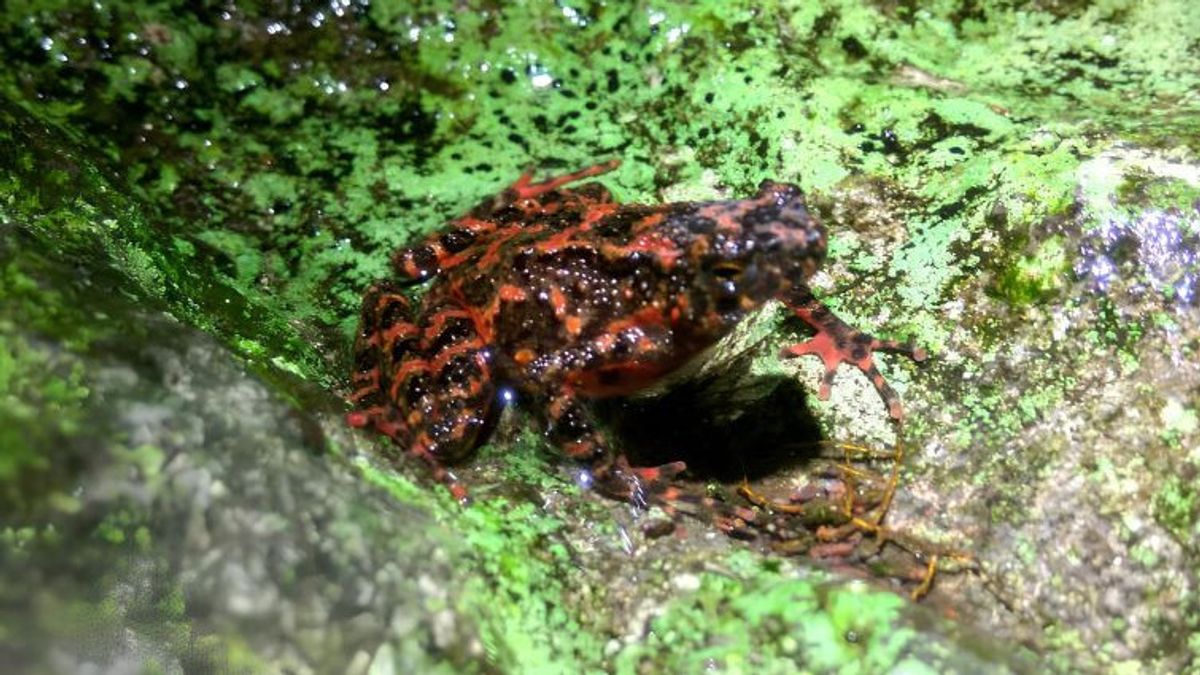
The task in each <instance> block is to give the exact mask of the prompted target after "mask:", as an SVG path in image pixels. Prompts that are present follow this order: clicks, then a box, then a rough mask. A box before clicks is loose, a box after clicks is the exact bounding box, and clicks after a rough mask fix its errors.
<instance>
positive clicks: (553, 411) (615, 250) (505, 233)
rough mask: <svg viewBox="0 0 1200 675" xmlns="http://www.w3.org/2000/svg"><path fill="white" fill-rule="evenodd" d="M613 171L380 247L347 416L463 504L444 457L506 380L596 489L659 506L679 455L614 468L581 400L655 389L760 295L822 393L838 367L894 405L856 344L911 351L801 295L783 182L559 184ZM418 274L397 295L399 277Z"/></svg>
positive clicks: (618, 459)
mask: <svg viewBox="0 0 1200 675" xmlns="http://www.w3.org/2000/svg"><path fill="white" fill-rule="evenodd" d="M616 166H617V161H610V162H606V163H603V164H598V165H595V166H591V167H588V168H585V169H583V170H580V171H576V172H574V173H569V174H566V175H561V176H557V177H554V178H550V179H548V180H543V181H541V182H534V181H533V175H532V173H531V172H526V173H525V174H524V175H522V176H521V177H520V178H519V179H518V180H517V181H516V182H515V183H513V184H512V185H511V186H509V187H508V188H507V189H505V190H504V191H503V192H501V193H500V194H498V195H496V196H494V197H489V198H487V199H486V200H484V201H483V202H482V203H480V204H479V205H478V206H476V207H475V208H473V209H471V210H470V211H469V212H468V213H467V214H466V215H464V216H462V217H459V218H457V219H455V220H453V221H451V222H450V223H449V225H448V226H447V227H446V228H445V229H444V230H442V231H440V232H438V233H436V234H433V235H432V236H430V237H428V238H427V239H425V240H424V241H422V242H420V243H418V244H417V245H415V246H412V247H410V248H406V249H403V250H400V251H399V252H397V253H396V254H395V255H394V256H393V259H392V262H393V267H394V269H395V276H396V278H395V279H392V280H388V281H383V282H379V283H376V284H375V285H373V286H372V287H371V288H370V289H369V290H368V291H367V292H366V294H365V296H364V298H363V304H362V319H361V325H360V328H359V332H358V336H357V340H356V343H355V347H354V370H353V375H352V377H353V387H354V392H353V394H352V395H351V397H350V400H351V402H352V404H353V405H354V407H355V411H354V412H352V413H350V415H349V417H348V419H349V422H350V424H351V425H353V426H356V427H373V428H374V429H376V430H378V431H379V432H381V433H383V434H386V435H387V436H389V437H391V438H392V439H393V440H394V441H395V443H396V444H397V445H398V446H399V447H400V448H401V449H403V450H405V451H407V452H408V453H409V454H411V455H414V456H416V457H419V458H420V459H422V460H424V462H425V463H426V464H428V465H429V467H430V468H431V469H432V471H433V473H434V475H435V476H436V477H437V479H438V480H440V481H442V482H444V483H445V484H446V485H447V486H448V487H449V489H450V490H451V492H452V493H453V494H454V495H455V496H456V497H459V498H462V497H464V496H465V494H466V491H465V488H464V487H463V486H462V485H461V484H460V483H459V482H458V481H457V480H456V479H455V477H454V476H453V474H452V473H450V472H449V471H448V470H447V468H446V467H447V465H449V464H453V463H454V462H456V461H458V460H460V459H462V458H463V457H465V456H466V455H467V454H469V453H470V451H471V450H473V449H474V448H475V447H476V446H478V445H479V444H481V443H482V442H483V441H485V440H486V437H487V435H488V433H489V431H490V428H491V427H490V423H491V422H492V421H493V420H494V418H495V416H496V414H497V412H498V410H499V409H500V408H501V406H502V405H503V403H502V401H499V400H498V399H500V398H501V397H506V396H511V392H512V391H517V392H520V394H521V395H522V398H523V399H526V400H528V401H531V402H532V403H533V406H534V409H535V410H536V411H537V412H538V413H539V414H540V416H541V418H542V419H543V420H544V423H545V429H546V434H547V436H548V438H549V439H550V440H551V441H552V442H553V443H555V444H556V445H558V446H559V447H560V448H561V449H562V451H563V452H564V453H565V454H566V455H567V456H569V457H571V458H573V459H575V460H578V461H580V462H584V463H586V464H587V465H588V466H590V469H591V471H590V475H591V479H592V482H593V484H594V486H595V487H596V489H598V490H599V491H601V492H602V493H604V494H606V495H609V496H612V497H616V498H619V499H625V500H630V501H633V502H635V503H640V504H642V505H645V504H646V503H647V502H655V501H657V502H660V503H663V504H664V505H669V503H670V502H672V501H673V500H676V499H678V496H679V495H680V492H679V490H678V489H677V488H674V487H672V485H671V481H672V478H673V477H674V476H675V475H677V474H678V473H679V472H681V471H683V469H684V464H683V463H682V462H674V463H671V464H667V465H664V466H660V467H644V468H635V467H631V466H630V465H629V463H628V461H626V459H625V458H624V456H623V455H621V454H619V453H618V452H616V451H615V450H614V448H613V446H612V445H611V444H610V442H609V440H608V439H606V438H605V437H604V434H603V433H602V432H601V431H600V430H599V429H598V427H597V425H596V424H595V423H594V420H593V417H592V413H591V411H590V409H589V402H590V401H592V400H594V399H598V398H602V397H609V396H620V395H626V394H630V393H632V392H635V391H637V390H639V389H641V388H643V387H646V386H648V385H650V384H652V383H654V382H655V381H656V380H657V379H658V378H660V377H662V376H663V375H665V374H667V373H669V372H671V371H672V370H674V369H676V368H678V367H679V366H680V365H682V364H683V363H685V362H686V361H688V360H689V359H691V358H692V357H694V356H696V355H697V354H699V353H700V352H702V351H704V350H705V349H706V348H707V347H709V346H711V345H712V344H713V343H714V342H716V341H717V340H719V339H720V338H721V337H722V336H724V335H725V334H726V333H728V332H729V331H730V329H731V328H732V327H733V326H734V325H735V324H737V323H738V322H739V321H741V320H742V318H743V317H745V316H746V315H747V313H749V312H751V311H753V310H754V309H755V308H757V307H759V306H761V305H762V304H763V303H764V302H766V301H768V300H771V299H778V300H780V301H782V302H783V303H784V304H785V305H786V306H787V307H788V308H790V309H791V311H792V312H793V313H794V314H795V316H797V317H799V318H800V319H801V320H802V321H804V322H805V323H807V324H808V325H809V326H811V327H812V328H813V329H815V330H816V334H815V336H814V337H812V338H811V339H809V340H807V341H805V342H802V343H800V344H797V345H795V346H792V347H790V348H788V349H786V350H784V352H783V355H782V356H784V357H795V356H802V355H806V354H812V355H816V356H818V357H820V358H821V359H822V360H823V361H824V365H825V369H826V372H825V375H824V378H823V380H822V382H821V389H820V394H819V395H820V396H821V397H822V398H825V397H827V396H828V395H829V389H830V385H831V383H832V381H833V376H834V371H835V370H836V369H837V367H838V365H839V364H840V363H843V362H845V363H850V364H852V365H854V366H856V367H857V368H859V369H860V370H861V371H863V372H864V373H865V374H866V375H867V377H868V378H870V380H871V382H872V383H873V384H874V386H875V388H876V389H877V390H878V392H879V394H880V395H881V396H882V398H883V401H884V403H885V404H886V405H887V406H888V409H889V412H890V414H891V416H892V417H893V418H896V419H899V418H900V417H901V416H902V410H901V405H900V400H899V398H898V397H897V395H896V393H895V391H893V390H892V388H891V387H890V386H888V384H887V382H885V381H884V378H883V376H882V375H880V373H879V371H878V370H876V368H875V365H874V362H873V353H874V352H876V351H893V352H899V353H902V354H906V355H908V356H910V357H912V358H914V359H917V360H920V359H922V358H924V354H923V352H922V351H921V350H919V349H914V348H913V347H911V346H909V345H906V344H901V343H899V342H895V341H890V340H878V339H876V338H874V337H872V336H870V335H867V334H865V333H862V332H860V331H857V330H855V329H853V328H851V327H850V326H848V325H847V324H845V323H843V322H842V321H841V320H840V319H838V318H837V317H836V316H834V315H833V314H832V313H831V312H830V311H829V310H828V309H827V308H826V307H825V306H824V305H822V304H821V303H820V302H819V301H818V300H817V299H816V298H815V297H814V296H813V294H812V292H811V291H810V290H809V287H808V284H807V280H808V279H809V277H811V276H812V275H813V273H814V272H815V271H816V270H817V268H818V266H819V265H820V264H821V262H822V260H823V259H824V257H825V253H826V235H825V230H824V228H823V226H822V225H821V223H820V222H819V221H818V220H817V218H816V217H815V216H814V215H813V214H812V212H811V211H810V210H809V209H808V207H807V206H806V204H805V201H804V198H803V195H802V194H801V191H800V189H799V188H798V187H796V186H795V185H792V184H788V183H776V182H769V181H768V182H764V183H762V185H761V186H760V187H759V189H758V193H757V194H755V195H754V196H753V197H750V198H748V199H733V200H716V201H705V202H681V203H673V204H657V205H643V204H618V203H616V202H615V201H614V200H613V197H612V195H611V193H610V192H609V191H608V190H607V189H606V188H605V187H604V186H603V185H601V184H600V183H597V182H587V183H583V184H579V185H577V186H574V187H568V186H569V185H572V184H574V183H577V182H578V181H581V180H583V179H586V178H590V177H593V176H597V175H599V174H602V173H605V172H608V171H610V170H612V169H614V168H615V167H616ZM428 280H432V281H431V282H430V284H429V287H428V290H427V292H426V293H425V294H424V296H423V297H422V298H421V299H420V301H419V302H412V301H410V300H409V299H408V297H407V296H406V294H405V293H404V287H405V286H410V285H412V284H417V283H421V282H425V281H428Z"/></svg>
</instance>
